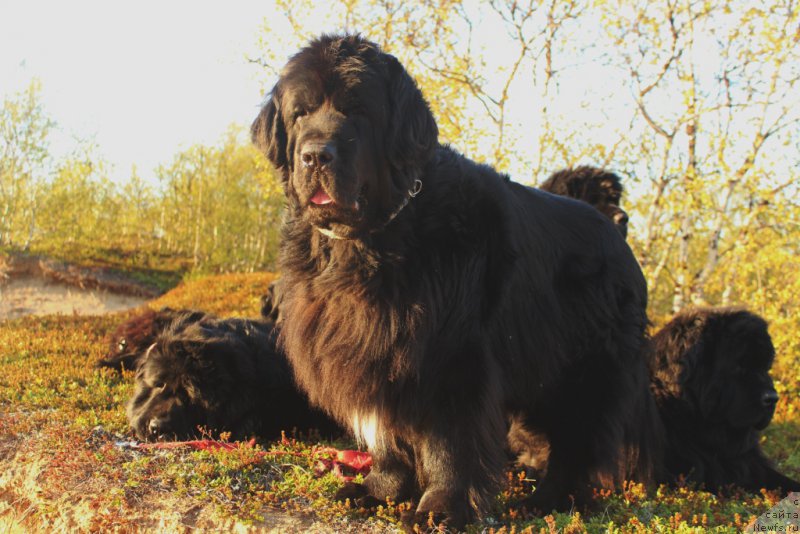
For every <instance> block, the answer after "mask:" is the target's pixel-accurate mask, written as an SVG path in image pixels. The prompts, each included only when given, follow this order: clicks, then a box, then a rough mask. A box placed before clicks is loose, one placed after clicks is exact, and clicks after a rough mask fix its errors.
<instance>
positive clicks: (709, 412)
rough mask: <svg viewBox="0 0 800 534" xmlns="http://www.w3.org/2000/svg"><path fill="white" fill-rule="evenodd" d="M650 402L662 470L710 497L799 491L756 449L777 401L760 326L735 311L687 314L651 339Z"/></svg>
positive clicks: (771, 353)
mask: <svg viewBox="0 0 800 534" xmlns="http://www.w3.org/2000/svg"><path fill="white" fill-rule="evenodd" d="M653 348H654V352H655V360H654V368H653V386H652V388H653V394H654V395H655V397H656V402H657V403H658V406H659V410H660V412H661V417H662V419H663V421H664V424H665V426H666V431H667V439H668V443H669V446H668V448H667V451H666V457H665V462H666V467H667V471H668V473H669V474H670V475H671V479H672V481H675V480H677V479H679V478H680V477H686V479H687V480H689V481H692V482H695V483H697V484H699V485H704V486H705V487H706V488H708V489H710V490H719V489H724V488H725V487H726V486H729V485H734V486H738V487H741V488H744V489H747V490H750V491H758V490H759V489H761V488H767V489H777V488H782V489H783V490H784V491H800V482H797V481H795V480H792V479H790V478H788V477H786V476H784V475H782V474H780V473H778V472H777V471H776V470H775V468H774V467H773V466H772V464H771V462H770V461H769V460H768V459H767V458H766V457H765V456H764V453H763V452H762V451H761V447H760V446H759V437H760V432H761V430H763V429H764V428H766V426H767V425H768V424H769V422H770V420H771V419H772V415H773V412H774V409H775V403H776V402H777V400H778V395H777V393H776V391H775V388H774V387H773V383H772V379H771V378H770V376H769V370H770V367H771V366H772V361H773V359H774V357H775V349H774V348H773V346H772V340H771V338H770V336H769V333H768V331H767V324H766V322H765V321H764V320H763V319H762V318H761V317H759V316H757V315H755V314H753V313H750V312H748V311H745V310H737V309H719V308H717V309H691V310H687V311H683V312H681V313H679V314H678V315H676V316H675V317H674V318H673V319H672V321H670V322H669V323H668V324H667V325H666V326H665V327H664V328H662V329H661V330H660V331H659V332H658V333H657V334H656V335H655V336H654V337H653Z"/></svg>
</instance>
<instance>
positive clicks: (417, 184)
mask: <svg viewBox="0 0 800 534" xmlns="http://www.w3.org/2000/svg"><path fill="white" fill-rule="evenodd" d="M420 191H422V180H420V179H419V178H417V179H416V180H414V187H412V188H411V189H409V190H408V196H407V197H405V198H404V199H403V202H401V203H400V205H399V206H398V207H397V209H396V210H394V211H393V212H392V213H391V215H389V218H388V219H386V222H385V223H383V224H382V225H381V227H380V228H378V229H377V230H373V231H372V232H371V233H373V234H374V233H375V232H378V231H380V230H383V229H384V228H386V227H387V226H388V225H389V223H391V222H392V221H393V220H394V219H395V217H397V216H398V215H400V212H401V211H403V208H405V207H406V206H408V203H409V202H410V201H411V199H412V198H414V197H416V196H417V195H419V192H420ZM314 228H316V229H317V230H318V231H319V233H321V234H322V235H324V236H325V237H327V238H329V239H345V240H347V239H353V238H352V237H346V236H343V235H339V234H337V233H336V232H334V231H333V230H330V229H328V228H320V227H319V226H314Z"/></svg>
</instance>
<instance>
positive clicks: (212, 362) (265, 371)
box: [101, 310, 341, 440]
mask: <svg viewBox="0 0 800 534" xmlns="http://www.w3.org/2000/svg"><path fill="white" fill-rule="evenodd" d="M162 314H163V315H165V316H167V317H168V318H169V319H168V320H166V321H159V320H158V318H159V317H160V316H161V315H162ZM147 315H148V317H147V318H145V319H146V320H145V322H147V324H149V325H150V327H149V335H148V336H142V337H143V339H144V338H148V340H149V339H152V340H153V342H152V344H150V345H149V346H147V347H144V346H141V345H138V346H137V347H131V349H130V350H129V351H128V352H133V356H131V357H129V358H128V359H127V360H126V365H128V366H132V367H134V368H135V369H136V389H135V392H134V394H133V396H132V397H131V399H130V400H129V401H128V404H127V415H128V421H129V423H130V426H131V428H132V429H133V431H134V432H135V433H136V435H137V437H138V438H139V439H143V440H156V439H183V438H188V437H191V436H194V435H197V434H198V428H206V429H208V430H209V431H214V432H220V431H229V432H231V433H232V437H233V438H235V439H243V438H247V437H250V436H252V435H258V436H260V437H264V438H276V437H279V436H280V433H281V431H282V430H284V431H291V430H292V429H295V428H296V429H300V430H307V429H317V430H319V431H320V433H321V434H322V435H327V436H334V435H339V434H341V430H340V427H339V426H338V425H336V423H334V422H333V421H331V420H330V419H329V418H328V417H327V416H326V415H324V414H323V413H322V412H320V411H318V410H315V409H313V408H311V407H310V406H309V404H308V401H307V400H306V398H305V396H304V395H303V394H302V393H301V392H300V391H298V389H297V388H296V387H295V384H294V381H293V379H292V375H291V371H290V369H289V366H288V363H287V361H286V358H285V357H284V356H283V354H281V353H280V352H279V351H278V350H277V349H276V347H275V332H274V326H273V323H272V322H271V321H253V320H247V319H220V318H218V317H216V316H214V315H212V314H207V313H203V312H196V311H178V312H176V311H174V310H162V311H161V312H154V313H148V314H147ZM151 316H152V317H151ZM142 321H143V319H141V318H140V317H134V318H133V319H131V320H130V321H129V322H128V323H126V324H133V323H136V324H138V323H141V322H142ZM123 326H124V325H123ZM150 335H152V336H153V337H152V338H150ZM137 348H138V352H137ZM104 362H105V363H104V365H105V366H110V365H109V363H108V360H105V361H104ZM101 365H102V364H101Z"/></svg>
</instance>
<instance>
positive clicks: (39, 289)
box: [0, 276, 148, 320]
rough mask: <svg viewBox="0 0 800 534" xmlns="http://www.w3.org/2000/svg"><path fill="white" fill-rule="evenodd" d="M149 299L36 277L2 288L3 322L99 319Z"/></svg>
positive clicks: (16, 280) (0, 312)
mask: <svg viewBox="0 0 800 534" xmlns="http://www.w3.org/2000/svg"><path fill="white" fill-rule="evenodd" d="M147 300H148V299H146V298H143V297H138V296H132V295H120V294H116V293H111V292H109V291H107V290H104V289H83V288H79V287H75V286H71V285H66V284H61V283H57V282H51V281H48V280H45V279H43V278H39V277H35V276H20V277H15V278H12V279H10V280H8V281H6V282H5V283H3V284H0V320H3V319H15V318H18V317H22V316H25V315H50V314H67V315H72V314H78V315H99V314H103V313H111V312H116V311H122V310H127V309H129V308H135V307H138V306H141V305H143V304H144V303H145V302H147Z"/></svg>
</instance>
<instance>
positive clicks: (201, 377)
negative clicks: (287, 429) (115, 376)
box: [127, 323, 256, 440]
mask: <svg viewBox="0 0 800 534" xmlns="http://www.w3.org/2000/svg"><path fill="white" fill-rule="evenodd" d="M255 379H256V372H255V368H254V362H253V355H252V349H250V348H248V347H247V346H246V345H245V344H244V343H243V342H242V341H241V340H240V339H239V338H237V337H236V336H234V335H231V334H230V333H229V332H226V331H222V330H219V329H215V328H213V327H209V326H204V325H202V324H200V323H194V324H191V325H189V326H187V327H186V328H185V329H184V330H181V331H175V330H173V329H167V330H166V331H164V332H163V333H162V334H160V335H159V336H158V337H157V338H156V340H155V342H154V343H153V344H152V345H151V346H150V347H149V348H148V349H147V350H146V351H145V353H144V355H143V356H142V359H141V362H140V364H139V366H138V369H137V371H136V386H135V391H134V394H133V396H132V397H131V399H130V400H129V401H128V405H127V414H128V421H129V423H130V426H131V428H132V429H133V431H134V432H135V433H136V435H137V437H138V438H140V439H143V440H155V439H182V438H187V437H190V436H194V435H197V434H198V433H199V430H198V429H199V428H200V427H204V428H207V429H209V430H212V431H221V430H229V429H230V428H231V427H232V426H233V425H236V424H238V422H239V421H240V418H241V417H242V416H243V415H245V413H246V407H245V406H243V404H242V403H243V401H244V399H245V398H246V395H245V394H246V392H247V390H252V387H251V384H249V381H252V380H255ZM251 393H252V392H251Z"/></svg>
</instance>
